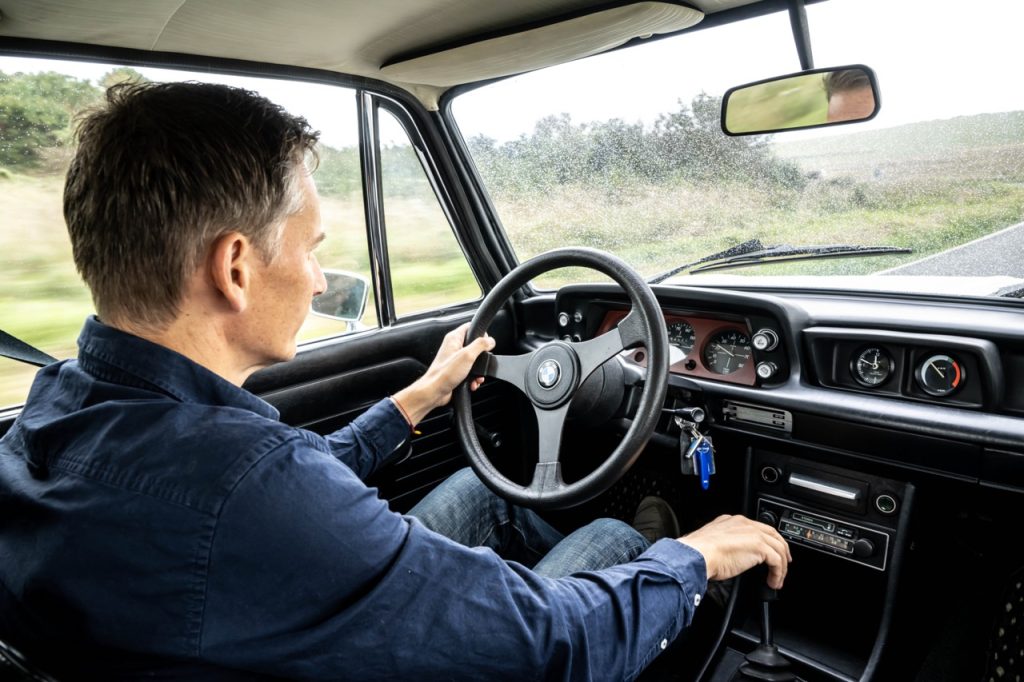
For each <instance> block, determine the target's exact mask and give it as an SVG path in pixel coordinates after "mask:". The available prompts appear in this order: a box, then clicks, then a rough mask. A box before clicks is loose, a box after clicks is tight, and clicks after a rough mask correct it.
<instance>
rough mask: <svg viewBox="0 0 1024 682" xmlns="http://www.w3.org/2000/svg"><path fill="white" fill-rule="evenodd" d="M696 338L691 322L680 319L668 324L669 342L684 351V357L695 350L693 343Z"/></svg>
mask: <svg viewBox="0 0 1024 682" xmlns="http://www.w3.org/2000/svg"><path fill="white" fill-rule="evenodd" d="M696 340H697V339H696V336H695V335H694V332H693V326H692V325H690V323H689V322H683V321H682V320H680V321H679V322H673V323H672V324H670V325H669V326H668V342H669V343H670V344H671V345H673V346H675V347H676V348H678V349H679V350H681V351H683V357H684V358H685V357H686V356H687V355H689V354H690V351H692V350H693V344H694V343H695V342H696Z"/></svg>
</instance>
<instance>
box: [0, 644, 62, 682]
mask: <svg viewBox="0 0 1024 682" xmlns="http://www.w3.org/2000/svg"><path fill="white" fill-rule="evenodd" d="M0 680H3V681H4V682H8V681H9V682H57V680H56V679H54V678H53V677H51V676H50V675H48V674H46V673H45V672H43V671H42V670H40V669H39V668H37V667H36V666H35V665H33V664H32V663H29V661H28V659H27V658H25V657H24V656H23V655H22V654H21V652H20V651H18V650H17V649H15V648H14V647H12V646H11V645H10V644H7V643H6V642H4V641H2V640H0Z"/></svg>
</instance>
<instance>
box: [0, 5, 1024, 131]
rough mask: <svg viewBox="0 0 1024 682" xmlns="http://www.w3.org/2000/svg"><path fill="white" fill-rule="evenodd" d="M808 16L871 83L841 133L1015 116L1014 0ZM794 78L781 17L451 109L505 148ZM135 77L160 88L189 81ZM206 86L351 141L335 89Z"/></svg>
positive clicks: (820, 38)
mask: <svg viewBox="0 0 1024 682" xmlns="http://www.w3.org/2000/svg"><path fill="white" fill-rule="evenodd" d="M807 12H808V20H809V24H810V30H811V40H812V45H813V51H814V57H815V65H816V66H819V67H820V66H830V65H842V64H850V63H863V64H867V65H868V66H871V67H872V68H874V69H875V72H876V73H877V75H878V80H879V83H880V87H881V98H882V109H881V112H880V113H879V115H878V117H877V118H876V119H875V120H874V121H871V122H869V123H865V124H859V125H858V126H856V127H852V128H850V127H847V128H845V129H846V130H864V129H867V128H870V127H889V126H893V125H899V124H902V123H907V122H911V121H917V120H930V119H937V118H949V117H952V116H957V115H964V114H973V113H979V112H986V111H988V112H993V111H1012V110H1024V86H1021V85H1020V81H1021V78H1020V71H1021V67H1024V56H1022V55H1024V53H1022V51H1021V49H1020V37H1019V32H1020V29H1021V26H1024V1H1022V0H970V2H964V1H963V0H956V1H954V0H829V1H828V2H824V3H820V4H816V5H812V6H810V7H809V8H808V10H807ZM723 38H726V39H727V40H726V41H724V42H723V40H722V39H723ZM110 68H111V67H110V66H109V65H92V64H82V63H73V62H53V61H47V60H25V59H11V58H3V57H0V70H3V71H6V72H13V71H38V70H49V69H53V70H59V71H63V72H66V73H69V74H72V75H75V76H77V77H80V78H88V79H92V80H96V79H98V78H99V77H100V76H102V74H104V73H105V72H107V71H108V70H109V69H110ZM797 70H799V62H798V59H797V54H796V49H795V47H794V46H793V41H792V33H791V30H790V27H789V20H788V17H787V15H786V14H785V13H778V14H775V15H771V16H768V17H762V18H760V19H758V20H753V21H747V22H740V23H739V24H734V25H731V26H727V27H721V28H717V29H714V30H708V31H697V32H695V33H692V34H689V35H686V36H683V37H680V38H678V39H667V40H661V41H652V43H651V44H650V45H645V46H642V47H640V48H638V49H633V50H624V51H619V52H617V53H612V54H608V55H601V56H598V57H595V58H592V59H587V60H581V61H579V62H576V63H573V64H568V65H564V66H562V67H558V68H556V69H550V70H547V71H541V72H537V73H533V74H527V75H526V76H522V77H519V78H515V79H510V80H508V81H505V82H503V83H499V84H496V85H493V86H490V87H488V88H486V89H484V90H481V91H477V92H475V93H472V94H470V95H468V96H466V97H464V98H462V99H461V100H460V101H457V102H456V108H455V112H456V115H457V116H458V118H459V120H460V121H461V122H463V127H464V128H466V129H467V132H469V131H472V132H476V131H478V130H486V131H487V133H488V134H489V135H491V136H493V137H497V138H499V139H502V140H507V139H513V138H515V137H517V136H518V135H520V134H522V133H526V132H529V131H530V130H532V128H533V124H534V122H535V121H536V120H538V119H539V118H540V117H542V116H545V115H548V114H552V113H560V112H567V113H569V114H571V115H572V116H573V118H574V120H576V121H577V122H583V121H591V120H607V119H610V118H621V119H624V120H626V121H629V122H634V121H643V122H644V123H647V124H649V123H651V122H652V121H653V119H654V117H655V116H656V115H657V113H660V112H666V111H674V110H676V109H678V105H677V101H678V100H679V99H682V100H683V101H684V102H689V101H690V99H691V98H692V97H693V95H695V94H697V93H698V92H701V91H704V92H708V93H710V94H716V95H720V94H722V93H723V92H724V91H725V90H727V89H728V88H729V87H732V86H734V85H738V84H740V83H744V82H748V81H752V80H758V79H761V78H767V77H770V76H774V75H779V74H782V73H789V72H793V71H797ZM140 71H142V72H143V73H144V74H146V75H147V76H148V77H150V78H153V79H159V80H167V79H186V78H189V77H190V75H189V74H187V73H182V72H169V71H165V70H157V69H140ZM215 80H218V81H222V82H228V83H233V84H240V85H244V86H246V87H251V88H254V89H258V90H260V91H261V92H262V93H263V94H265V95H266V96H268V97H270V98H271V99H272V100H274V101H277V102H279V103H281V104H283V105H284V106H285V107H287V108H288V109H289V110H292V111H295V112H297V113H301V114H303V115H305V116H306V117H307V118H308V119H309V120H310V123H311V124H312V125H313V126H314V127H316V128H319V129H321V130H322V131H323V133H324V139H325V141H326V142H328V143H329V144H333V145H335V146H342V145H346V144H353V143H354V141H355V138H354V131H355V108H354V104H353V102H352V98H351V97H350V96H349V95H348V94H347V93H345V92H344V91H341V92H339V91H338V90H337V89H335V88H330V87H328V86H317V89H316V90H314V91H311V90H310V89H309V88H310V87H312V86H310V85H308V84H294V83H287V82H267V81H254V80H252V79H244V78H235V77H215ZM311 93H312V94H311ZM833 130H838V131H842V130H843V128H839V129H833ZM828 132H829V131H824V132H823V131H808V132H806V133H797V134H795V135H804V136H809V135H820V134H827V133H828ZM795 135H794V136H795ZM787 138H788V139H792V138H790V137H789V136H787Z"/></svg>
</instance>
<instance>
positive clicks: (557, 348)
mask: <svg viewBox="0 0 1024 682" xmlns="http://www.w3.org/2000/svg"><path fill="white" fill-rule="evenodd" d="M578 378H579V359H578V358H577V357H576V353H575V352H574V351H573V350H572V348H570V347H569V346H567V345H566V344H564V343H562V342H560V341H554V342H552V343H550V344H548V345H546V346H544V347H543V348H541V349H540V350H538V351H537V352H536V353H535V354H534V356H533V360H532V362H530V364H529V368H528V369H527V370H526V382H525V383H526V394H527V395H528V396H529V397H530V400H532V401H533V403H534V404H535V405H537V406H538V407H542V408H547V409H553V408H556V407H558V406H560V405H562V404H563V403H564V402H565V401H566V400H568V399H569V398H571V397H572V396H573V394H575V392H576V384H577V380H578Z"/></svg>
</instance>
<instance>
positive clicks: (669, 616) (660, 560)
mask: <svg viewBox="0 0 1024 682" xmlns="http://www.w3.org/2000/svg"><path fill="white" fill-rule="evenodd" d="M705 571H706V568H705V564H704V559H703V557H702V556H701V555H700V553H699V552H697V551H696V550H694V549H693V548H690V547H687V546H684V545H682V544H681V543H678V542H676V541H674V540H663V541H660V542H658V543H656V544H655V545H653V546H652V547H651V548H650V549H648V550H647V551H646V552H645V553H644V554H642V555H641V556H640V557H639V558H637V559H636V560H634V561H633V562H630V563H628V564H624V565H621V566H616V567H612V568H610V569H606V570H603V571H595V572H591V573H579V574H576V575H574V576H570V577H567V578H561V579H557V580H554V579H549V578H544V577H541V576H538V575H536V574H535V573H533V572H532V571H530V570H529V569H526V568H525V567H523V566H521V565H519V564H516V563H514V562H505V561H503V560H502V559H501V558H500V557H498V556H497V555H496V554H495V553H494V552H492V551H491V550H489V549H484V548H467V547H464V546H462V545H459V544H457V543H454V542H452V541H450V540H448V539H447V538H445V537H443V536H441V535H438V534H436V533H433V532H431V531H429V530H427V529H426V528H425V527H424V526H423V525H421V524H420V523H419V522H418V521H416V520H414V519H411V518H407V517H403V516H400V515H397V514H394V513H392V512H390V511H389V510H388V508H387V505H386V504H385V503H384V502H383V501H382V500H380V499H379V498H378V497H377V496H376V494H375V492H374V491H373V490H370V489H368V488H367V487H366V486H365V485H363V483H362V482H361V481H360V480H359V479H358V478H357V477H356V476H355V475H354V474H353V472H352V471H350V470H349V469H348V468H347V467H345V466H343V465H342V464H341V463H340V462H338V461H337V460H335V459H333V458H331V457H327V456H325V455H323V454H322V453H319V452H317V451H316V450H314V449H313V448H309V447H306V446H305V445H304V443H302V442H301V441H299V440H298V439H297V440H296V441H295V442H291V443H289V444H287V446H285V447H282V448H280V452H277V453H274V455H273V456H271V457H267V458H265V459H264V460H262V461H261V462H260V463H259V464H258V465H257V466H255V467H254V468H253V469H252V470H251V471H250V472H249V473H248V474H247V475H246V477H245V478H244V479H243V481H242V482H241V483H240V484H239V485H238V487H237V488H236V489H235V491H234V492H233V493H232V494H231V496H230V497H229V498H228V500H227V501H226V503H225V504H224V506H223V508H222V510H221V512H220V515H219V518H218V521H217V527H216V531H215V533H214V541H213V544H212V547H211V548H210V556H209V561H208V573H207V597H206V603H205V606H204V610H203V617H202V622H201V624H200V635H201V636H200V640H199V641H200V645H199V648H200V650H199V652H198V654H199V656H200V657H201V658H202V659H203V660H206V661H208V662H210V663H213V664H216V665H221V666H226V667H230V668H235V669H241V670H246V671H251V672H254V673H260V674H269V675H275V676H281V677H295V678H303V679H336V678H338V677H345V678H353V679H380V680H385V679H395V680H398V679H466V678H471V679H482V678H493V679H515V680H523V679H555V680H589V679H632V678H634V677H636V676H637V675H638V674H639V673H640V671H641V670H643V668H644V667H645V666H646V665H647V664H648V663H649V662H650V661H651V660H652V659H653V658H654V657H655V656H656V655H657V654H659V653H660V652H661V651H662V649H664V648H665V647H666V646H667V644H668V642H670V641H671V640H672V639H673V638H675V637H676V635H678V633H679V632H680V630H682V629H683V628H684V627H686V626H687V625H688V624H689V623H690V621H691V619H692V617H693V614H694V611H695V609H696V604H697V603H699V600H700V599H699V596H698V595H701V594H702V593H703V592H704V590H705V588H706V572H705Z"/></svg>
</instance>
